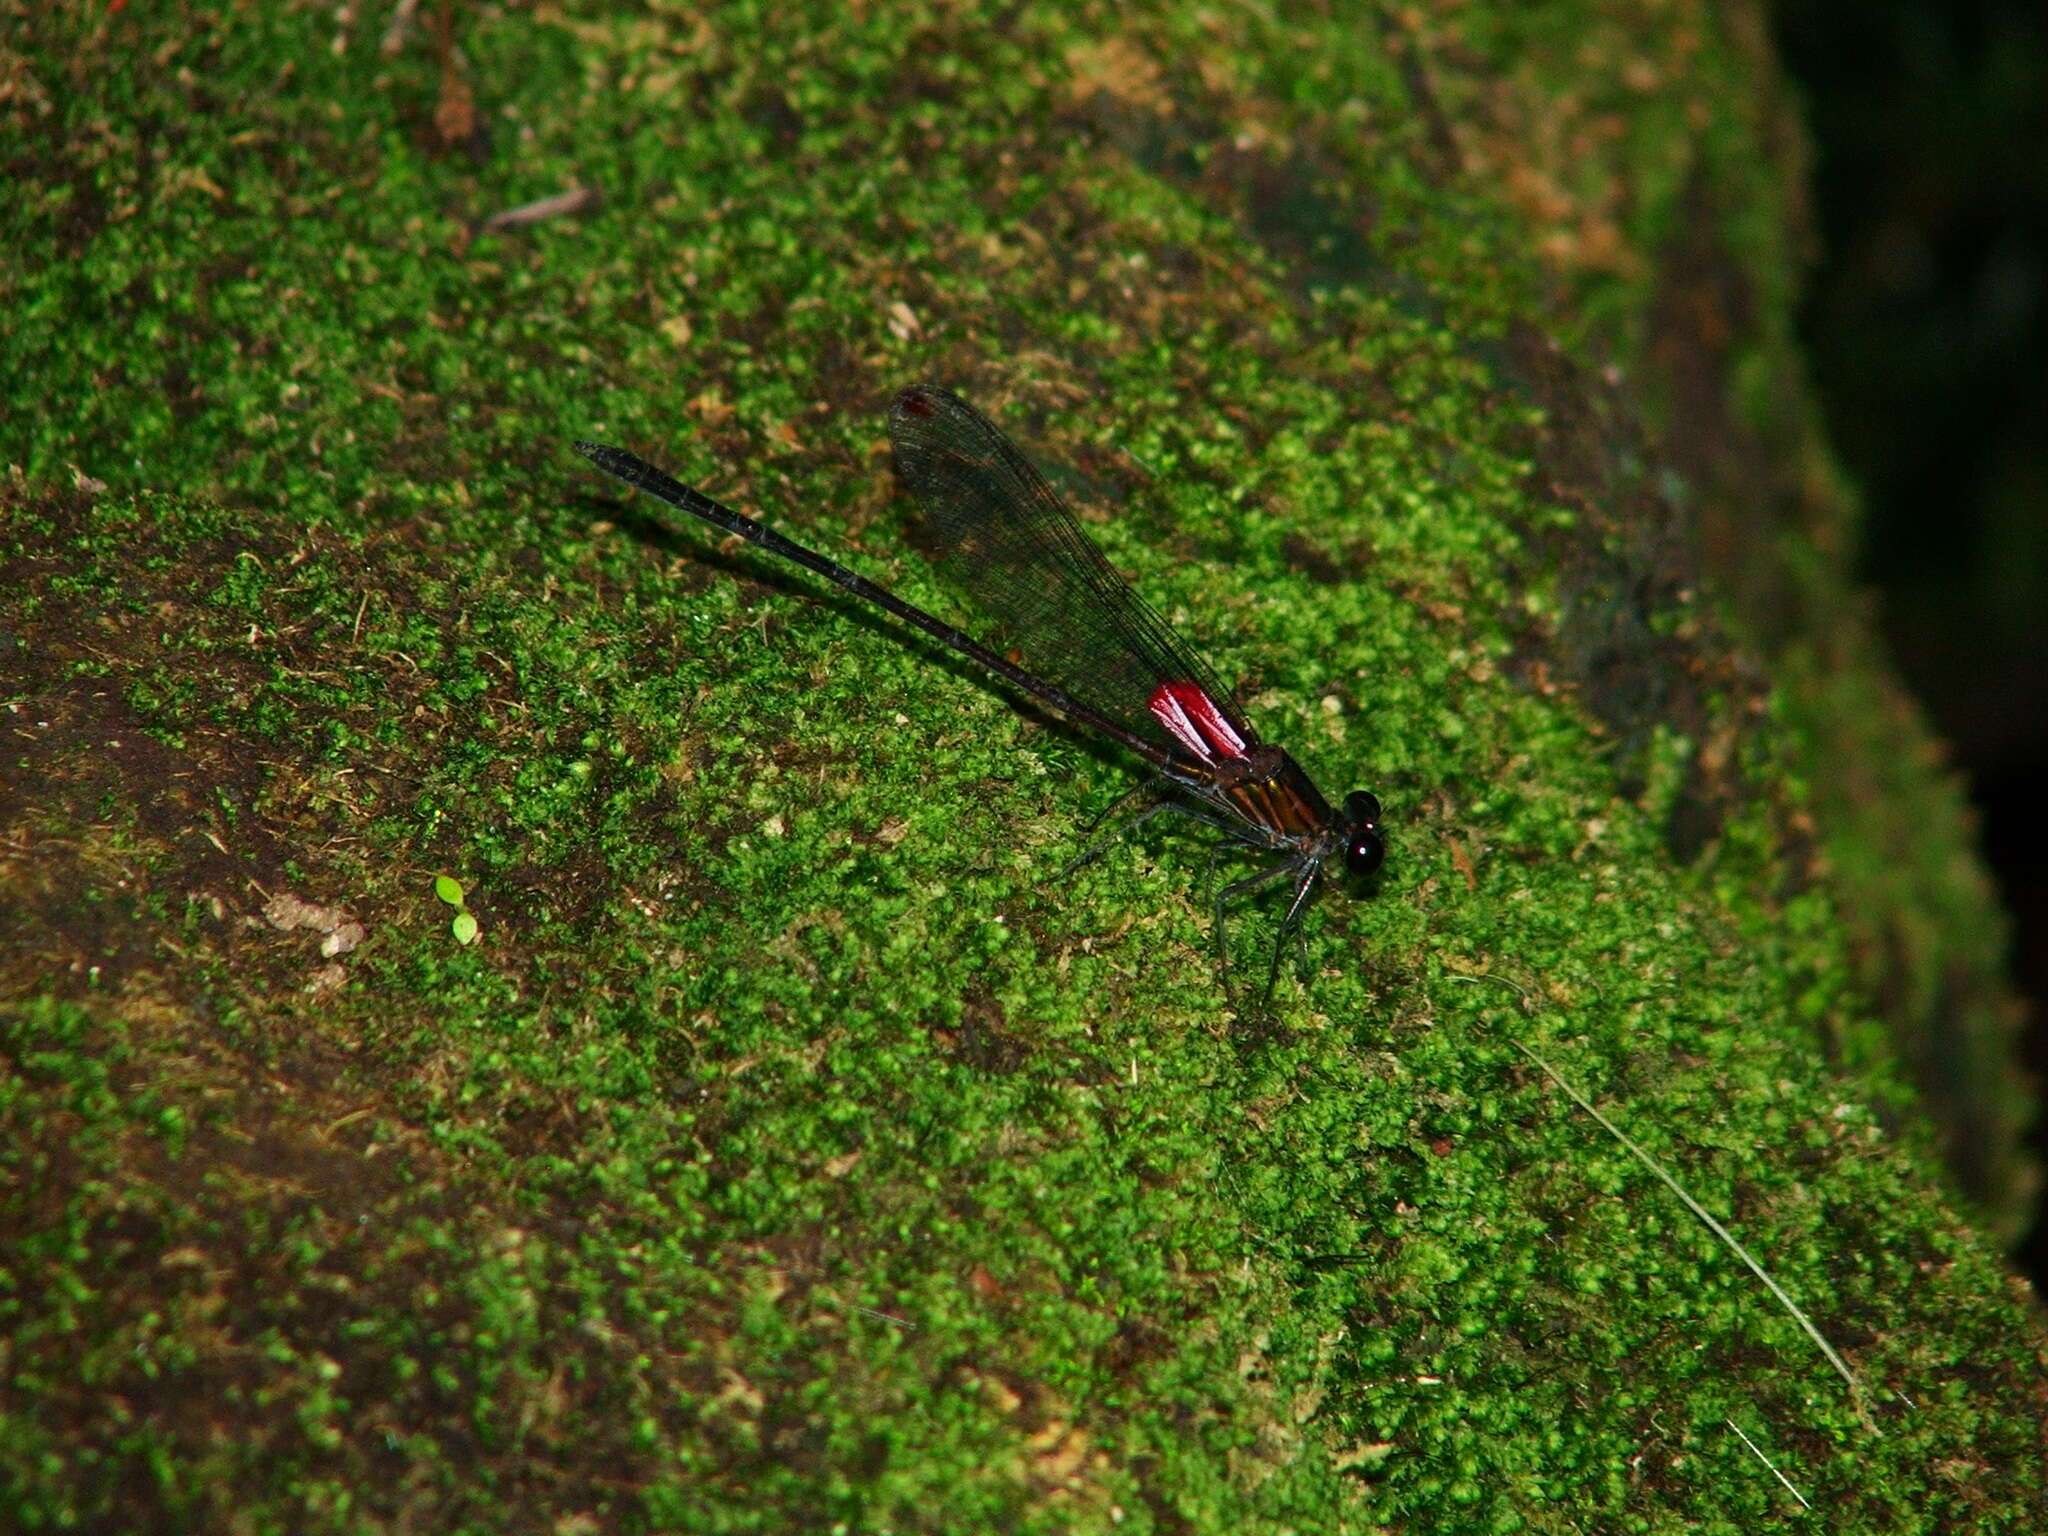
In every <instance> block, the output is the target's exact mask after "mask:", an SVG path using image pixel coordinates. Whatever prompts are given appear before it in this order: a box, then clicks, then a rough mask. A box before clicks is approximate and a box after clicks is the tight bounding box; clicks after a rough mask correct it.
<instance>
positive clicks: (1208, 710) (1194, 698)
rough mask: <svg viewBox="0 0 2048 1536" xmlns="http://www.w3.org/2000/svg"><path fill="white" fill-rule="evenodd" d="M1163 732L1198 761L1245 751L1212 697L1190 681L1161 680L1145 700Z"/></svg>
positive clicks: (1242, 754) (1237, 754) (1235, 755)
mask: <svg viewBox="0 0 2048 1536" xmlns="http://www.w3.org/2000/svg"><path fill="white" fill-rule="evenodd" d="M1149 702H1150V705H1151V709H1152V713H1153V714H1154V715H1156V716H1158V718H1159V723H1160V724H1161V725H1163V726H1165V727H1166V730H1167V734H1168V735H1170V736H1172V737H1173V739H1174V740H1175V741H1177V742H1179V743H1180V744H1181V745H1182V746H1183V747H1186V748H1187V749H1188V751H1189V752H1191V753H1193V754H1194V756H1195V757H1196V758H1197V759H1199V760H1200V761H1202V762H1205V763H1214V762H1216V761H1218V760H1219V759H1222V758H1226V757H1243V756H1244V755H1245V744H1244V738H1243V737H1241V736H1239V735H1238V734H1237V732H1236V730H1235V729H1233V728H1232V726H1231V724H1230V722H1229V721H1228V720H1226V719H1225V718H1224V716H1223V711H1222V710H1220V709H1218V708H1217V707H1216V701H1215V700H1214V699H1212V698H1210V697H1209V695H1208V694H1206V693H1204V692H1203V691H1202V690H1201V689H1200V688H1197V687H1196V686H1195V685H1194V684H1193V683H1161V684H1160V685H1159V686H1158V687H1157V688H1155V689H1154V690H1153V691H1152V698H1151V700H1150V701H1149Z"/></svg>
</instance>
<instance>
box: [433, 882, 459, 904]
mask: <svg viewBox="0 0 2048 1536" xmlns="http://www.w3.org/2000/svg"><path fill="white" fill-rule="evenodd" d="M434 894H435V895H436V896H438V897H440V898H441V899H442V900H443V901H445V902H447V903H448V905H449V906H451V907H459V906H461V905H462V882H461V881H460V880H456V879H453V878H451V877H450V876H447V875H436V876H434Z"/></svg>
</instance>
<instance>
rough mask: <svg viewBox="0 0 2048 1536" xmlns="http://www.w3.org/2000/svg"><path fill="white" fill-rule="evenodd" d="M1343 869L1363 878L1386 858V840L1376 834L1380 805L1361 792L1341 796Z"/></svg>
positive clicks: (1373, 798)
mask: <svg viewBox="0 0 2048 1536" xmlns="http://www.w3.org/2000/svg"><path fill="white" fill-rule="evenodd" d="M1343 825H1344V867H1345V868H1346V869H1348V870H1350V871H1351V873H1352V874H1354V875H1356V876H1359V877H1360V878H1363V877H1364V876H1366V875H1369V874H1371V873H1372V872H1373V871H1374V870H1376V869H1378V868H1379V867H1380V865H1381V864H1383V863H1385V862H1386V858H1387V840H1386V838H1384V837H1382V836H1381V835H1380V802H1379V800H1378V798H1377V797H1375V796H1373V795H1369V794H1367V793H1366V792H1365V791H1364V790H1362V789H1354V790H1353V791H1351V793H1350V794H1348V795H1346V796H1345V797H1344V823H1343Z"/></svg>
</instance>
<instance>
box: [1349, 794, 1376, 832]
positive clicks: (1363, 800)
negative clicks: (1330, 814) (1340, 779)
mask: <svg viewBox="0 0 2048 1536" xmlns="http://www.w3.org/2000/svg"><path fill="white" fill-rule="evenodd" d="M1344 819H1345V820H1346V821H1348V822H1350V823H1352V824H1353V825H1354V826H1361V827H1376V826H1378V825H1379V824H1380V800H1379V796H1378V795H1373V794H1368V793H1366V791H1364V790H1362V789H1354V790H1353V791H1351V793H1350V794H1348V795H1346V796H1345V797H1344Z"/></svg>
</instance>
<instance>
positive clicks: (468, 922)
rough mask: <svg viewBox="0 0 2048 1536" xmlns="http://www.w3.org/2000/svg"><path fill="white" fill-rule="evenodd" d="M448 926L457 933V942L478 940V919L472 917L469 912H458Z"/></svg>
mask: <svg viewBox="0 0 2048 1536" xmlns="http://www.w3.org/2000/svg"><path fill="white" fill-rule="evenodd" d="M448 926H449V929H450V931H452V932H453V933H454V935H455V942H456V943H458V944H474V943H475V942H476V934H477V927H476V919H475V918H474V917H472V916H471V915H470V914H469V913H467V912H458V913H456V914H455V921H454V922H452V923H450V924H449V925H448Z"/></svg>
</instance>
